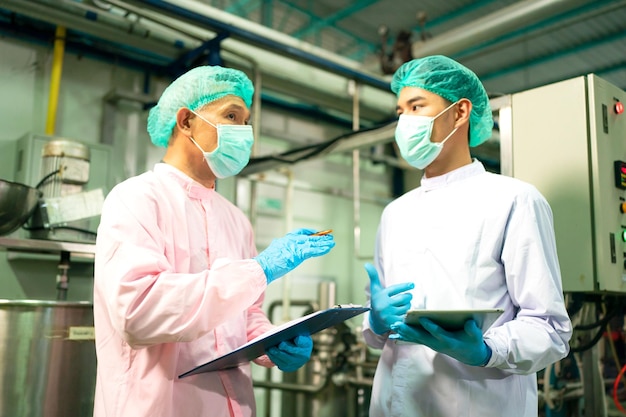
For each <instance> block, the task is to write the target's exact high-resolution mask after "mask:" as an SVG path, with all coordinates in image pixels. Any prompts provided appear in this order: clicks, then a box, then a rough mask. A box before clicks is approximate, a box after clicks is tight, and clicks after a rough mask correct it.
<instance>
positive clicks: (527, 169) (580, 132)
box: [502, 74, 626, 292]
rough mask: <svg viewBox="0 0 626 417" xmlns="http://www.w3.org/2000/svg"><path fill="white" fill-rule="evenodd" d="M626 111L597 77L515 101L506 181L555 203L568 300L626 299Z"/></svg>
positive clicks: (621, 98)
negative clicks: (577, 296)
mask: <svg viewBox="0 0 626 417" xmlns="http://www.w3.org/2000/svg"><path fill="white" fill-rule="evenodd" d="M624 103H626V92H624V90H622V89H620V88H618V87H617V86H615V85H612V84H611V83H609V82H607V81H606V80H604V79H602V78H599V77H598V76H596V75H593V74H590V75H586V76H581V77H577V78H573V79H570V80H566V81H562V82H558V83H555V84H550V85H546V86H543V87H539V88H535V89H532V90H528V91H524V92H521V93H517V94H513V95H512V96H511V101H510V106H511V108H510V111H511V117H510V119H511V126H510V132H511V135H510V141H511V143H508V144H506V146H505V147H506V148H507V149H510V151H509V152H508V154H507V155H506V156H503V157H506V158H509V160H507V161H503V166H506V167H508V168H507V169H508V170H509V171H510V172H504V171H503V172H502V173H503V174H506V175H511V176H513V177H516V178H519V179H522V180H524V181H527V182H529V183H531V184H533V185H534V186H535V187H537V188H538V189H539V191H540V192H541V193H542V194H543V195H544V196H545V197H546V199H547V200H548V203H549V204H550V206H551V208H552V212H553V217H554V229H555V235H556V244H557V250H558V256H559V263H560V266H561V276H562V280H563V289H564V291H566V292H626V255H625V253H626V214H625V212H626V113H624Z"/></svg>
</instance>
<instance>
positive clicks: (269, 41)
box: [124, 0, 389, 91]
mask: <svg viewBox="0 0 626 417" xmlns="http://www.w3.org/2000/svg"><path fill="white" fill-rule="evenodd" d="M124 2H125V3H127V4H131V5H135V6H140V7H143V8H147V9H150V10H154V11H159V12H161V13H163V14H165V15H167V16H169V17H172V18H175V19H178V20H182V21H186V22H188V23H189V24H193V25H198V26H200V27H204V28H210V29H212V30H215V31H217V32H228V33H229V34H230V37H231V38H233V39H238V40H241V41H244V42H246V43H248V44H251V45H255V46H258V47H261V48H263V49H267V50H270V51H273V52H276V53H279V54H281V55H285V56H289V57H292V58H295V59H298V60H300V61H302V62H305V63H307V64H310V65H312V66H315V67H318V68H323V69H326V70H328V71H330V72H332V73H335V74H340V75H343V76H345V77H347V78H350V79H354V80H356V81H360V82H362V83H364V84H367V85H370V86H372V87H376V88H378V89H381V90H384V91H389V83H388V82H387V81H386V80H384V79H382V78H379V77H376V76H374V75H371V74H367V73H365V72H363V71H362V70H361V69H360V64H359V63H358V62H356V61H352V60H349V59H346V58H343V57H341V56H338V55H335V54H332V53H329V52H328V51H325V50H323V49H321V48H318V47H315V46H313V45H311V44H309V43H306V42H303V41H300V40H297V39H295V38H292V37H290V36H288V35H285V34H282V33H280V32H278V31H275V30H273V29H270V28H266V27H264V26H263V25H260V24H258V23H254V22H251V21H249V20H246V19H243V18H240V17H238V16H235V15H232V14H230V13H226V12H224V11H222V10H219V9H216V8H214V7H211V6H208V5H206V4H203V3H200V2H197V1H192V0H177V1H164V0H125V1H124Z"/></svg>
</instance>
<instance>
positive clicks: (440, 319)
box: [404, 308, 504, 331]
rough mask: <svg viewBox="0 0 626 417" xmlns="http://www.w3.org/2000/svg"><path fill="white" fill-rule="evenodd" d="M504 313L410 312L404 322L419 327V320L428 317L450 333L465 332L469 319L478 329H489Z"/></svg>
mask: <svg viewBox="0 0 626 417" xmlns="http://www.w3.org/2000/svg"><path fill="white" fill-rule="evenodd" d="M502 313H504V310H502V309H496V308H493V309H482V310H424V309H419V310H409V311H408V312H407V313H406V317H405V319H404V322H405V323H406V324H410V325H412V326H419V325H420V323H419V318H420V317H426V318H428V319H430V320H431V321H433V322H434V323H436V324H438V325H439V326H441V327H443V328H444V329H446V330H449V331H456V330H463V327H464V326H465V322H466V321H467V320H469V319H474V320H476V324H478V327H481V328H482V327H483V326H485V329H487V328H489V327H490V326H491V325H492V324H493V323H494V322H495V321H496V319H497V318H498V317H499V316H500V315H501V314H502Z"/></svg>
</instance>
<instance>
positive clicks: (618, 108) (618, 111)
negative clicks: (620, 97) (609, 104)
mask: <svg viewBox="0 0 626 417" xmlns="http://www.w3.org/2000/svg"><path fill="white" fill-rule="evenodd" d="M614 107H615V113H616V114H622V113H624V103H622V102H621V101H618V102H617V103H615V106H614Z"/></svg>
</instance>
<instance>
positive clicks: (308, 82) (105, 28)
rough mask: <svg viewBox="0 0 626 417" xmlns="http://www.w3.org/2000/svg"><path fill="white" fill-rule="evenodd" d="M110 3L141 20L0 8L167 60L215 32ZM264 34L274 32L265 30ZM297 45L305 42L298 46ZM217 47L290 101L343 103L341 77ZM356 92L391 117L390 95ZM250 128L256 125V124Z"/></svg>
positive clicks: (62, 8)
mask: <svg viewBox="0 0 626 417" xmlns="http://www.w3.org/2000/svg"><path fill="white" fill-rule="evenodd" d="M51 2H55V3H58V4H57V5H58V7H53V6H51V5H50V3H51ZM110 2H111V4H114V5H115V6H117V7H120V8H124V7H126V8H127V10H128V11H129V12H131V13H134V14H135V15H137V16H140V17H141V20H140V21H137V22H133V21H127V22H126V21H124V20H123V19H122V18H121V16H119V15H118V14H114V13H112V12H108V11H102V12H99V17H101V18H102V19H100V18H99V20H97V21H90V20H87V19H86V18H85V17H84V9H83V8H80V7H71V4H70V5H68V4H67V3H66V2H65V1H63V0H33V1H31V2H28V3H27V2H24V1H23V0H2V4H3V7H6V8H7V9H9V10H12V11H14V12H17V13H20V14H23V15H26V16H30V17H33V18H36V19H39V20H43V21H46V22H51V23H54V24H55V25H63V26H66V27H67V28H68V29H74V30H79V31H82V32H85V33H88V34H90V35H93V36H96V37H99V38H102V39H106V40H108V41H111V42H116V43H120V44H126V45H128V46H132V47H135V48H137V49H141V50H146V51H149V52H152V53H155V54H157V55H160V56H162V57H166V58H169V59H176V58H177V57H178V56H180V54H182V53H185V52H187V51H189V50H192V49H193V48H197V47H199V46H200V45H201V44H202V41H201V40H199V39H207V40H208V39H211V38H213V37H214V36H215V32H212V31H210V30H207V29H206V28H199V27H196V26H194V25H190V24H188V23H185V22H184V21H180V20H177V19H173V18H169V17H167V16H164V15H161V14H159V13H157V12H153V11H151V10H146V9H142V8H139V7H134V6H132V5H129V4H127V2H123V1H120V0H110ZM201 6H202V5H201ZM207 8H208V9H209V10H210V11H211V12H212V11H214V10H215V11H216V13H215V16H211V17H212V18H217V17H221V16H227V17H228V18H229V19H235V20H238V21H239V24H242V25H243V24H245V25H246V26H244V27H245V28H248V27H252V26H254V25H256V24H255V23H254V22H249V21H244V22H245V23H241V22H240V21H241V20H243V19H241V18H238V17H236V16H232V15H230V14H228V13H225V12H222V11H220V10H217V9H213V8H211V7H209V6H205V7H203V9H207ZM70 9H71V11H70ZM138 9H139V10H138ZM138 13H141V14H138ZM103 22H106V23H103ZM257 26H258V25H257ZM131 27H132V28H131ZM265 30H267V31H270V32H275V31H273V30H271V29H267V28H265V29H264V31H265ZM178 31H180V33H179V32H178ZM271 36H272V39H279V38H281V39H282V40H281V42H283V43H285V42H291V41H295V40H293V39H291V40H289V39H290V38H289V36H287V35H284V34H280V33H279V32H275V33H274V34H272V35H271ZM177 41H178V42H182V44H183V48H182V49H181V48H178V47H175V46H174V43H175V42H177ZM297 42H299V43H300V44H305V43H304V42H300V41H297ZM221 47H222V49H223V50H224V51H227V52H232V53H233V54H238V55H246V56H253V57H254V58H255V60H256V61H257V63H258V64H259V70H260V71H261V72H262V73H263V74H270V75H273V76H275V77H277V78H279V79H282V80H284V81H285V83H284V84H285V85H289V84H290V83H293V84H295V85H294V88H292V91H293V96H294V97H298V95H297V90H296V88H297V86H298V85H301V86H303V87H306V88H309V89H310V88H314V89H316V90H317V91H319V92H320V93H322V94H324V95H328V96H329V97H334V98H335V100H334V102H333V100H329V101H330V104H327V105H328V106H329V107H330V106H333V103H334V106H340V105H341V102H342V101H343V100H345V99H346V94H345V92H346V90H347V88H348V87H347V85H348V83H349V82H350V80H349V79H348V78H346V77H345V76H341V75H338V74H335V73H332V72H329V71H326V70H322V69H319V68H315V67H313V66H311V65H308V64H305V63H302V62H299V61H297V60H295V59H292V58H290V57H287V56H283V55H280V54H277V53H273V52H270V51H267V50H263V49H260V48H259V47H258V46H254V45H250V44H249V43H246V42H242V41H238V40H236V39H229V38H228V39H225V40H223V41H222V43H221ZM303 49H307V50H311V51H313V52H314V53H315V54H319V55H320V56H321V57H322V58H324V59H327V60H329V61H330V60H336V61H337V63H338V64H341V65H345V66H349V67H350V68H358V65H360V64H359V63H356V62H354V61H350V60H347V59H345V58H343V57H337V56H333V54H331V53H329V52H327V51H323V50H321V49H319V48H315V47H313V46H312V45H309V46H308V48H304V47H303ZM381 79H383V78H381ZM259 92H260V89H259ZM361 93H362V94H361V104H362V105H363V106H365V107H366V108H367V109H368V111H370V113H371V112H372V111H378V112H380V113H379V117H384V116H385V115H389V114H391V110H392V109H393V108H394V106H395V97H394V95H393V94H391V92H385V91H382V90H380V89H378V88H375V87H371V86H368V85H363V86H362V91H361ZM335 108H339V107H335ZM256 124H257V125H258V123H256Z"/></svg>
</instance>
